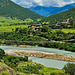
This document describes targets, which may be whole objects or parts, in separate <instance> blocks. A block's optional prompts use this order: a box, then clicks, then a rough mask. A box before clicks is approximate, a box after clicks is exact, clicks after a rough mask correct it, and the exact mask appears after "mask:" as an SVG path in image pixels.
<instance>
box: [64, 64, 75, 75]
mask: <svg viewBox="0 0 75 75" xmlns="http://www.w3.org/2000/svg"><path fill="white" fill-rule="evenodd" d="M63 70H65V73H69V74H70V75H75V64H73V63H68V64H66V65H65V66H64V68H63Z"/></svg>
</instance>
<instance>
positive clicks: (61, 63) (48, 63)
mask: <svg viewBox="0 0 75 75" xmlns="http://www.w3.org/2000/svg"><path fill="white" fill-rule="evenodd" d="M0 48H2V49H4V50H5V49H20V50H37V51H45V52H51V53H57V54H64V55H68V56H75V53H74V52H69V51H64V50H59V49H53V48H45V47H35V46H29V47H26V48H25V47H14V46H0ZM29 60H32V61H33V62H37V63H40V64H42V65H44V66H46V67H53V68H58V69H62V68H63V67H64V65H66V64H67V63H68V62H66V61H59V60H52V59H44V58H36V57H29Z"/></svg>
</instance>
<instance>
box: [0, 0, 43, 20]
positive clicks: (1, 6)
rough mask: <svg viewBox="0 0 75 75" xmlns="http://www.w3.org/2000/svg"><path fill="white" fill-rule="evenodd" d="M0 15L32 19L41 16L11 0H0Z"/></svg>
mask: <svg viewBox="0 0 75 75" xmlns="http://www.w3.org/2000/svg"><path fill="white" fill-rule="evenodd" d="M0 16H6V17H12V18H13V17H16V18H18V19H22V20H24V19H26V18H31V19H33V20H36V19H37V18H43V17H42V16H40V15H39V14H37V13H35V12H32V11H30V10H28V9H26V8H23V7H21V6H19V5H17V4H16V3H14V2H12V1H11V0H0Z"/></svg>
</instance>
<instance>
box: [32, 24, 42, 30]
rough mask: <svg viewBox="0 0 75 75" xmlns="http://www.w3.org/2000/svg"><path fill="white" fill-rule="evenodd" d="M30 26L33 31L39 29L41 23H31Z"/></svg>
mask: <svg viewBox="0 0 75 75" xmlns="http://www.w3.org/2000/svg"><path fill="white" fill-rule="evenodd" d="M31 27H32V28H33V30H34V31H36V30H39V29H40V28H41V27H42V25H41V24H35V25H31Z"/></svg>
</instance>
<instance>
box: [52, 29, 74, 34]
mask: <svg viewBox="0 0 75 75" xmlns="http://www.w3.org/2000/svg"><path fill="white" fill-rule="evenodd" d="M58 30H61V31H63V32H64V33H75V28H70V29H52V31H54V32H56V31H58Z"/></svg>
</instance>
